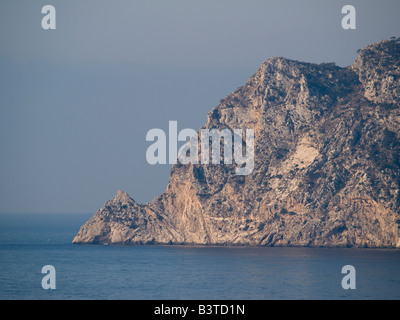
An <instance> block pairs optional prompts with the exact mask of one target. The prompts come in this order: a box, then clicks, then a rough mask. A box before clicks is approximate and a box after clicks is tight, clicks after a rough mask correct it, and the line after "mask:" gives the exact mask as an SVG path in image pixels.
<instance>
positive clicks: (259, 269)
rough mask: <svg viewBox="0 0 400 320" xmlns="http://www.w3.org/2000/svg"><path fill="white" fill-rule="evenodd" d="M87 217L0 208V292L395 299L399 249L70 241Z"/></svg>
mask: <svg viewBox="0 0 400 320" xmlns="http://www.w3.org/2000/svg"><path fill="white" fill-rule="evenodd" d="M90 217H91V214H0V299H2V300H5V299H6V300H8V299H12V300H14V299H33V300H39V299H40V300H43V299H49V300H50V299H63V300H64V299H90V300H97V299H102V300H104V299H111V300H122V299H132V300H166V299H167V300H186V299H194V300H236V299H238V300H242V299H243V300H264V299H273V300H276V299H285V300H292V299H335V300H336V299H385V300H394V299H395V300H398V299H400V251H399V250H376V249H322V248H248V247H233V248H228V247H192V246H103V245H73V244H72V243H71V242H72V239H73V237H74V235H75V234H76V233H77V232H78V230H79V228H80V226H81V225H82V224H83V223H85V222H86V221H87V220H88V219H89V218H90ZM45 265H52V266H54V268H55V270H56V277H55V280H56V289H55V290H51V289H48V290H45V289H43V288H42V279H43V277H45V276H46V274H42V273H41V271H42V267H43V266H45ZM345 265H352V266H354V268H355V269H356V278H355V281H356V289H355V290H344V289H343V288H342V279H343V277H344V276H346V275H345V274H342V273H341V271H342V267H343V266H345Z"/></svg>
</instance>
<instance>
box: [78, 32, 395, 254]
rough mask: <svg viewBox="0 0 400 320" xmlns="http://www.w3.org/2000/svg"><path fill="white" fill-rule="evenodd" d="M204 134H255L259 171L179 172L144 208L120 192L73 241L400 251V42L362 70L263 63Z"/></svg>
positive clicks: (204, 168) (365, 56)
mask: <svg viewBox="0 0 400 320" xmlns="http://www.w3.org/2000/svg"><path fill="white" fill-rule="evenodd" d="M204 128H209V129H212V128H217V129H224V128H230V129H233V128H237V129H240V128H242V129H249V128H252V129H254V130H255V138H256V140H255V167H254V171H253V173H252V174H251V175H248V176H238V175H236V174H235V166H234V165H201V164H199V165H191V164H189V165H182V164H177V165H174V166H173V168H172V170H171V175H170V182H169V184H168V187H167V190H166V191H165V192H164V193H163V194H162V195H160V196H159V197H157V198H155V199H154V200H153V201H152V202H151V203H150V204H147V205H140V204H137V203H136V202H135V201H134V200H133V199H131V198H130V197H129V196H128V194H126V193H124V192H122V191H119V192H118V194H117V196H116V197H115V198H114V199H112V200H110V201H108V202H106V204H105V205H104V207H103V208H102V209H100V210H99V211H98V212H97V213H96V214H95V215H94V217H93V218H91V219H90V220H89V221H88V222H87V223H86V224H85V225H84V226H82V228H81V230H80V231H79V233H78V234H77V235H76V237H75V239H74V240H73V242H74V243H107V244H183V243H185V244H202V245H206V244H213V245H214V244H215V245H251V246H328V247H349V246H355V247H400V229H399V228H400V44H399V43H398V41H396V40H391V41H388V40H385V41H382V42H380V43H377V44H372V45H370V46H368V47H367V48H365V49H364V50H362V51H361V54H360V55H359V57H358V58H357V59H356V61H355V62H354V64H353V65H352V66H350V67H347V68H340V67H337V66H335V64H332V63H329V64H320V65H317V64H310V63H303V62H298V61H292V60H288V59H285V58H271V59H269V60H267V61H266V62H264V63H263V64H262V66H261V67H260V68H259V70H258V71H257V72H256V74H255V75H254V76H252V77H251V78H250V79H249V80H248V82H247V83H246V84H245V85H244V86H243V87H240V88H239V89H237V90H236V91H235V92H233V93H232V94H230V95H229V96H227V97H226V98H225V99H223V100H222V102H221V104H220V105H219V106H217V107H216V108H214V109H213V110H212V111H211V112H210V113H209V115H208V121H207V123H206V125H205V127H204Z"/></svg>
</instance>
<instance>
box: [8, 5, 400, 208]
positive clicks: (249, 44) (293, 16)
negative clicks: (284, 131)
mask: <svg viewBox="0 0 400 320" xmlns="http://www.w3.org/2000/svg"><path fill="white" fill-rule="evenodd" d="M47 4H51V5H53V6H54V7H55V8H56V12H57V15H56V19H57V20H56V23H57V29H56V30H46V31H45V30H43V29H42V28H41V19H42V17H43V14H42V13H41V8H42V7H43V6H44V5H47ZM346 4H353V5H354V6H355V7H356V10H357V29H356V30H347V31H346V30H343V29H342V27H341V19H342V17H343V15H342V14H341V8H342V7H343V6H344V5H346ZM399 9H400V2H399V1H398V0H393V1H389V0H384V1H369V0H363V1H352V2H351V3H350V2H348V1H328V0H324V1H321V0H279V1H262V0H246V1H235V0H229V1H228V0H222V1H215V0H214V1H209V0H203V1H187V0H180V1H176V0H170V1H165V0H163V1H161V0H159V1H153V0H150V1H149V0H147V1H128V0H116V1H99V0H96V1H95V0H79V1H76V0H71V1H59V0H50V1H39V0H38V1H36V0H35V1H32V0H24V1H20V0H2V1H1V2H0V74H1V76H0V99H1V100H0V101H1V102H0V148H1V152H0V212H54V213H57V212H71V213H73V212H94V211H96V210H97V209H98V208H100V207H101V206H102V205H103V204H104V202H105V201H107V200H108V199H110V198H112V197H113V196H114V195H115V194H116V192H117V190H118V189H123V190H124V191H126V192H128V193H129V194H130V195H131V196H132V197H133V198H134V199H135V200H137V201H138V202H140V203H145V202H149V201H151V200H152V199H153V198H154V197H155V196H157V195H159V194H160V193H162V192H163V191H164V190H165V188H166V186H167V183H168V177H169V169H170V167H169V166H156V167H153V166H150V165H149V164H147V163H146V149H147V147H148V146H149V143H147V142H146V141H145V137H146V133H147V131H148V130H150V129H153V128H162V129H164V130H165V131H167V128H168V121H170V120H171V121H172V120H177V121H178V126H179V128H178V129H179V130H180V129H184V128H193V129H196V130H197V129H199V128H200V127H201V126H202V125H203V124H204V123H205V121H206V117H207V113H208V112H209V111H210V110H211V109H212V108H214V107H215V106H216V105H218V102H219V100H220V99H221V98H224V97H225V96H226V95H227V94H229V93H230V92H232V91H234V90H235V89H236V88H237V87H239V86H241V85H243V84H244V83H245V82H246V81H247V79H248V78H249V77H250V76H251V75H252V74H254V73H255V71H256V70H257V68H258V67H259V66H260V65H261V63H262V62H263V61H265V60H266V59H268V58H270V57H274V56H284V57H287V58H291V59H295V60H300V61H306V62H314V63H321V62H336V63H337V64H338V65H340V66H348V65H350V64H351V63H352V62H353V61H354V59H355V58H356V50H357V49H359V48H363V47H365V46H366V45H368V44H370V43H373V42H377V41H380V40H382V39H385V38H390V37H391V36H400V34H399V31H400V22H399V19H398V15H399V12H400V10H399Z"/></svg>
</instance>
